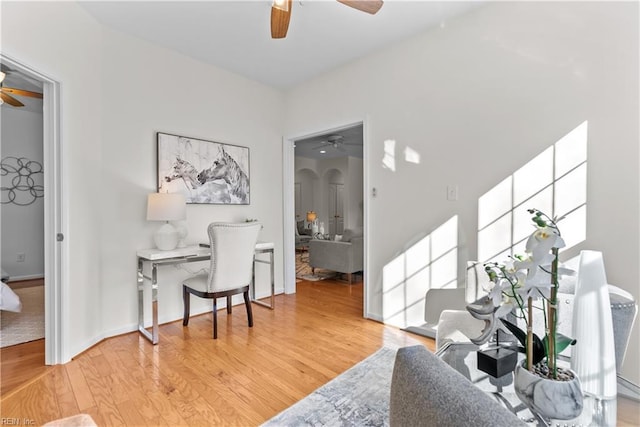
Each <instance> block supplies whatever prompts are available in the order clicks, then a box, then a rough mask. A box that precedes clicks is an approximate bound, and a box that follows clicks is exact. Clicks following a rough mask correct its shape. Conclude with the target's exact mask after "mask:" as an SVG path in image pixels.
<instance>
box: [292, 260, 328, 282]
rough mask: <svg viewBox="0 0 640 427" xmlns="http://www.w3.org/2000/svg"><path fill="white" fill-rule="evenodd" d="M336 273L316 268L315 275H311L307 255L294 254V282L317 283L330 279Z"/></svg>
mask: <svg viewBox="0 0 640 427" xmlns="http://www.w3.org/2000/svg"><path fill="white" fill-rule="evenodd" d="M337 275H338V273H336V272H335V271H331V270H325V269H323V268H316V270H315V273H314V274H312V273H311V267H309V255H308V254H305V253H302V254H296V281H298V282H299V281H301V280H307V281H309V282H317V281H319V280H325V279H332V278H334V277H336V276H337Z"/></svg>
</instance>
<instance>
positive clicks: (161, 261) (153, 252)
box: [136, 242, 275, 344]
mask: <svg viewBox="0 0 640 427" xmlns="http://www.w3.org/2000/svg"><path fill="white" fill-rule="evenodd" d="M273 250H274V244H273V243H272V242H258V243H257V244H256V249H255V254H256V255H255V257H254V264H253V277H252V279H251V286H250V296H251V301H252V302H253V303H254V304H258V305H261V306H263V307H267V308H270V309H271V310H273V309H274V308H275V281H274V271H273ZM263 254H267V255H269V260H268V261H267V260H264V259H260V258H258V256H260V255H263ZM136 255H137V257H138V331H139V332H140V333H141V334H142V335H143V336H144V337H145V338H147V339H148V340H149V341H151V342H152V343H153V344H157V343H158V267H159V266H164V265H175V264H184V263H188V262H198V261H207V260H209V259H210V258H211V250H210V249H209V248H208V247H203V246H187V247H185V248H179V249H174V250H172V251H162V250H160V249H143V250H140V251H138V252H137V254H136ZM146 262H150V263H151V276H147V275H145V274H144V270H143V268H144V264H145V263H146ZM255 263H263V264H269V265H270V273H271V297H270V303H269V304H267V303H265V302H262V301H259V300H257V299H256V289H255V275H256V268H255ZM145 279H146V280H149V281H150V282H151V322H152V324H151V331H149V330H148V329H147V328H145V326H144V281H145Z"/></svg>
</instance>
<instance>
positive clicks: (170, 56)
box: [2, 2, 283, 357]
mask: <svg viewBox="0 0 640 427" xmlns="http://www.w3.org/2000/svg"><path fill="white" fill-rule="evenodd" d="M25 23H28V25H29V26H30V27H31V28H38V29H39V31H28V32H25V31H24V25H25ZM2 49H3V53H5V54H7V55H9V56H11V57H12V58H14V59H17V60H20V61H22V62H24V63H26V64H27V65H30V66H32V67H33V68H35V69H37V70H38V71H40V72H43V73H45V74H48V75H50V76H51V77H52V78H54V79H56V80H58V81H60V82H61V83H62V126H61V128H62V140H63V144H64V152H63V167H64V168H65V185H66V186H65V194H66V198H67V203H66V204H67V205H68V212H67V215H68V226H67V230H65V234H66V236H67V239H66V247H67V248H68V258H67V259H66V260H65V262H66V263H67V265H68V268H69V275H68V277H67V279H66V281H65V285H64V286H65V289H64V295H63V301H64V304H63V305H64V311H65V315H66V316H67V318H66V319H65V322H64V326H63V328H64V348H65V355H66V356H67V357H71V356H73V355H75V354H77V353H79V352H80V351H82V350H84V349H86V348H87V347H88V346H90V345H91V344H93V343H94V342H97V341H99V340H100V339H102V338H103V337H105V336H109V335H112V334H115V333H120V332H126V331H130V330H135V329H136V325H137V312H138V309H137V300H136V297H137V294H136V274H135V271H136V258H135V253H136V250H138V249H142V248H148V247H152V246H153V243H152V239H151V236H152V233H153V231H154V229H155V227H156V226H157V224H152V223H147V222H146V221H145V209H146V196H147V194H148V193H150V192H154V191H155V189H156V176H157V175H156V141H155V132H157V131H163V132H170V133H175V134H180V135H185V136H192V137H198V138H202V139H207V140H213V141H218V142H225V143H232V144H236V145H242V146H246V147H249V149H250V156H251V157H250V162H251V165H250V167H251V171H250V179H251V204H250V205H249V206H221V205H190V206H188V207H187V222H188V227H189V236H188V238H187V242H200V241H206V240H207V236H206V225H207V224H208V223H210V222H212V221H225V220H234V221H235V220H238V221H242V220H244V219H245V218H257V219H259V220H260V221H261V222H262V223H263V225H264V229H263V230H262V232H261V236H260V239H261V240H267V241H272V242H275V254H276V257H275V259H276V263H275V264H276V271H275V277H276V288H277V289H282V185H281V182H282V176H281V174H280V172H279V171H281V170H282V157H281V134H282V133H281V129H282V122H281V119H280V113H281V111H282V109H283V95H282V94H281V93H280V92H279V91H276V90H275V89H271V88H269V87H266V86H264V85H261V84H258V83H255V82H253V81H250V80H247V79H245V78H242V77H239V76H237V75H234V74H231V73H229V72H226V71H222V70H220V69H218V68H215V67H212V66H207V65H203V64H201V63H198V62H196V61H193V60H191V59H188V58H186V57H184V56H182V55H179V54H177V53H174V52H171V51H168V50H164V49H160V48H157V47H155V46H153V45H150V44H148V43H146V42H144V41H141V40H138V39H134V38H132V37H129V36H125V35H122V34H119V33H116V32H114V31H111V30H108V29H104V28H102V26H101V25H99V24H98V23H97V22H95V21H94V20H93V18H91V17H90V16H89V15H87V14H86V13H85V12H84V10H83V9H82V8H81V7H79V6H77V5H76V4H75V3H64V2H55V3H17V2H16V3H3V5H2ZM185 81H186V82H198V84H197V85H191V84H187V85H184V84H183V85H179V87H180V89H179V90H177V89H170V87H172V85H175V84H176V82H178V83H179V82H185ZM248 124H250V125H248ZM261 267H262V266H261ZM189 269H190V270H192V271H195V266H194V265H191V266H190V267H189ZM266 272H267V271H266V268H265V271H264V272H261V271H260V270H258V275H259V277H258V280H259V282H258V285H259V288H258V289H257V293H258V296H260V295H264V294H266V292H267V291H268V283H267V282H268V277H267V275H266V274H262V273H266ZM188 274H189V273H187V272H186V271H183V270H177V269H172V268H171V267H169V268H166V269H163V271H161V278H160V279H161V280H160V282H159V286H160V291H159V294H160V304H159V317H160V320H161V321H169V320H175V319H178V318H181V316H182V301H181V293H180V288H179V285H180V279H181V278H183V277H186V276H187V275H188ZM194 303H195V301H194ZM193 308H194V310H193V311H194V312H197V311H199V310H207V309H208V305H207V303H206V302H198V303H195V304H194V306H193Z"/></svg>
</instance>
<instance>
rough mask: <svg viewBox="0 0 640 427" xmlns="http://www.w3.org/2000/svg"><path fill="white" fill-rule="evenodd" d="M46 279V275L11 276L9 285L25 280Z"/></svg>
mask: <svg viewBox="0 0 640 427" xmlns="http://www.w3.org/2000/svg"><path fill="white" fill-rule="evenodd" d="M36 279H44V273H42V274H27V275H25V276H9V281H8V282H7V283H8V284H9V283H11V282H22V281H25V280H36Z"/></svg>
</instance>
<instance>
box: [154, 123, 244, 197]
mask: <svg viewBox="0 0 640 427" xmlns="http://www.w3.org/2000/svg"><path fill="white" fill-rule="evenodd" d="M157 142H158V192H160V193H181V194H183V195H184V197H185V199H186V200H187V203H212V204H223V205H248V204H249V148H248V147H240V146H238V145H231V144H223V143H220V142H214V141H206V140H203V139H196V138H189V137H186V136H178V135H171V134H168V133H162V132H158V133H157Z"/></svg>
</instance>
